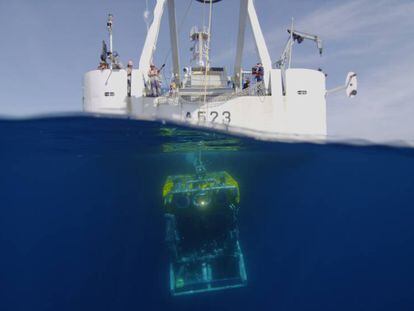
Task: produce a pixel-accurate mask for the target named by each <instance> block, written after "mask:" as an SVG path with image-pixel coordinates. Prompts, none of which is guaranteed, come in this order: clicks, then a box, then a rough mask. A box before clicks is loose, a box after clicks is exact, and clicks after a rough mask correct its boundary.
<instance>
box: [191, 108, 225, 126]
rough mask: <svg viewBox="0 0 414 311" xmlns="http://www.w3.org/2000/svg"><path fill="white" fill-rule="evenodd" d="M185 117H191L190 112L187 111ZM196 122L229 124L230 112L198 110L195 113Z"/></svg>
mask: <svg viewBox="0 0 414 311" xmlns="http://www.w3.org/2000/svg"><path fill="white" fill-rule="evenodd" d="M186 117H187V118H191V113H190V112H187V115H186ZM197 119H198V122H206V121H209V122H216V123H217V122H220V121H221V122H222V123H224V124H229V123H230V122H231V113H230V111H223V112H222V113H219V112H218V111H215V110H212V111H199V112H198V113H197Z"/></svg>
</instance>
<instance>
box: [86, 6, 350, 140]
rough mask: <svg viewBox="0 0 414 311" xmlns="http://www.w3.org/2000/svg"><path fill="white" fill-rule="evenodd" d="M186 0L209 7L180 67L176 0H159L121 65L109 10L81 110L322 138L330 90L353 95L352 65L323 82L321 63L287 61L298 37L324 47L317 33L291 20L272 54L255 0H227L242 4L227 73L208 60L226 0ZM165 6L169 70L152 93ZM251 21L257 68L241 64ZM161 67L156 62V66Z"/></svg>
mask: <svg viewBox="0 0 414 311" xmlns="http://www.w3.org/2000/svg"><path fill="white" fill-rule="evenodd" d="M189 1H190V4H191V3H192V2H194V3H196V4H198V5H200V6H208V12H209V15H208V22H206V24H204V25H197V26H194V27H193V28H192V29H190V40H191V43H192V46H191V49H190V52H191V53H192V58H191V59H192V62H191V64H189V65H188V66H184V67H181V62H180V55H179V50H180V49H179V40H178V31H177V22H176V7H175V4H176V1H175V0H156V4H155V7H154V11H153V14H152V15H153V18H152V20H151V21H149V23H148V31H147V36H146V39H145V44H144V46H143V49H142V52H141V56H140V58H139V63H138V66H137V68H133V67H132V66H129V67H128V68H123V67H122V66H121V65H120V63H119V61H118V56H117V53H115V51H113V44H112V41H113V40H112V38H113V18H112V15H109V18H108V22H107V27H108V33H109V49H108V48H107V46H106V44H105V43H104V47H103V49H102V55H101V61H102V63H103V66H101V67H100V68H99V69H97V70H92V71H89V72H87V73H86V74H85V76H84V83H83V106H84V111H86V112H88V113H92V114H96V115H111V116H113V115H124V116H128V117H131V118H135V119H140V120H153V121H158V122H159V121H162V122H170V123H174V124H179V125H187V126H191V127H197V128H208V129H213V130H217V131H224V132H229V133H233V134H236V135H242V136H243V135H244V136H250V137H254V138H260V139H270V140H272V139H274V140H279V139H299V140H305V141H308V140H315V139H324V138H325V137H326V135H327V116H326V98H327V95H328V94H330V93H332V92H337V91H341V90H345V91H346V94H347V96H349V97H353V96H355V95H356V94H357V77H356V74H355V73H354V72H350V73H348V74H347V76H346V79H345V84H344V85H342V86H338V87H337V88H334V89H332V90H327V89H326V83H325V82H326V75H325V74H324V73H323V72H322V71H321V70H314V69H307V68H293V67H292V49H293V47H294V46H295V44H300V43H302V42H303V41H305V40H306V41H312V42H314V43H315V46H316V47H317V50H318V53H320V54H322V53H323V46H322V40H321V38H320V37H319V36H317V35H312V34H309V33H306V32H303V31H299V30H297V29H295V27H294V25H293V22H292V25H291V26H290V28H289V29H288V32H287V43H286V46H285V49H284V51H283V52H282V53H281V56H280V57H279V58H277V59H276V60H273V61H272V58H271V56H270V53H269V50H268V48H267V45H266V41H265V38H264V36H263V31H262V29H261V27H260V23H259V18H258V15H257V12H256V8H255V3H254V0H240V1H232V3H234V4H235V9H237V7H238V9H239V18H238V31H237V33H235V36H237V46H236V51H235V55H234V67H233V70H232V73H230V72H228V71H227V69H226V67H225V66H219V65H216V64H214V65H213V63H214V60H212V59H211V58H210V42H211V38H212V36H211V35H212V33H211V30H212V23H213V22H214V21H213V18H212V16H213V11H214V10H215V9H217V7H219V6H220V5H221V3H220V2H223V1H225V0H195V1H193V0H189ZM204 8H206V7H204ZM165 11H167V12H168V23H169V24H168V25H169V36H170V48H171V62H172V66H171V71H172V75H171V77H169V80H170V81H169V83H170V85H169V87H167V88H164V89H162V90H159V89H157V88H156V93H155V94H154V83H159V82H157V81H154V79H155V78H154V76H156V75H157V72H156V73H155V74H151V72H152V70H153V69H154V65H153V59H154V54H155V53H156V49H157V43H158V36H159V32H160V25H161V21H162V19H163V17H164V15H165V14H164V13H165ZM147 13H148V12H147ZM148 15H149V14H147V15H146V16H148ZM200 20H201V19H200ZM229 22H230V21H229ZM180 25H181V23H180ZM248 26H250V28H251V30H252V34H253V42H254V45H255V47H256V50H257V55H258V60H257V65H258V66H257V67H254V68H243V67H242V59H243V51H244V47H245V33H246V28H247V27H248ZM161 69H162V68H156V69H155V70H158V73H160V72H161ZM158 79H159V78H158ZM158 88H159V86H158Z"/></svg>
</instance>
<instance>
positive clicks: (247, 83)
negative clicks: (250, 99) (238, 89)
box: [243, 78, 250, 90]
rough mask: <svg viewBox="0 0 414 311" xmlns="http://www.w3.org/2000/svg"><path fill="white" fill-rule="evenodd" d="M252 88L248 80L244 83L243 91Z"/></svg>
mask: <svg viewBox="0 0 414 311" xmlns="http://www.w3.org/2000/svg"><path fill="white" fill-rule="evenodd" d="M249 87H250V79H249V78H246V80H245V81H244V83H243V90H245V89H248V88H249Z"/></svg>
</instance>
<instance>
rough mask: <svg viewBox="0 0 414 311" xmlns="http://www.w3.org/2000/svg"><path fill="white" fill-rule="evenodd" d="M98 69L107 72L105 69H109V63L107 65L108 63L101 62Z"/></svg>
mask: <svg viewBox="0 0 414 311" xmlns="http://www.w3.org/2000/svg"><path fill="white" fill-rule="evenodd" d="M98 69H99V70H105V69H108V63H107V62H106V61H102V60H101V62H100V63H99V66H98Z"/></svg>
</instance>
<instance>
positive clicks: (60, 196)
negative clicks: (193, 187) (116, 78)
mask: <svg viewBox="0 0 414 311" xmlns="http://www.w3.org/2000/svg"><path fill="white" fill-rule="evenodd" d="M0 146H1V147H0V148H1V150H0V176H1V177H0V245H1V256H0V310H24V311H27V310H60V311H63V310H171V311H172V310H200V311H203V310H280V311H282V310H301V311H304V310H347V311H348V310H364V311H366V310H387V311H388V310H413V308H414V268H413V264H414V209H413V206H414V204H413V202H414V149H410V148H402V147H386V146H351V145H344V144H333V143H327V144H308V143H281V142H279V143H270V142H260V141H255V140H252V139H247V138H237V137H231V136H226V135H222V134H220V135H219V134H214V133H211V132H199V131H195V130H192V129H185V128H179V127H176V126H169V125H162V124H159V123H150V122H142V121H133V120H127V119H105V118H91V117H59V118H41V119H29V120H1V121H0ZM200 150H201V152H202V158H203V161H204V164H205V166H206V168H207V170H209V171H221V170H225V171H227V172H229V173H230V174H231V175H232V176H233V177H234V178H235V179H236V180H237V181H238V182H239V184H240V192H241V203H240V214H239V229H240V239H239V240H240V244H241V247H242V249H243V253H244V257H245V261H246V269H247V274H248V284H247V286H246V287H244V288H240V289H232V290H226V291H220V292H212V293H205V294H198V295H192V296H182V297H173V296H171V295H170V293H169V280H168V276H169V275H168V273H169V272H168V252H167V247H166V245H165V220H164V216H163V215H164V211H163V206H162V187H163V183H164V182H165V179H166V177H167V176H168V175H177V174H184V173H192V172H193V170H194V169H193V166H192V164H191V162H192V160H191V159H192V158H194V156H195V154H196V153H197V152H198V151H200Z"/></svg>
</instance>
